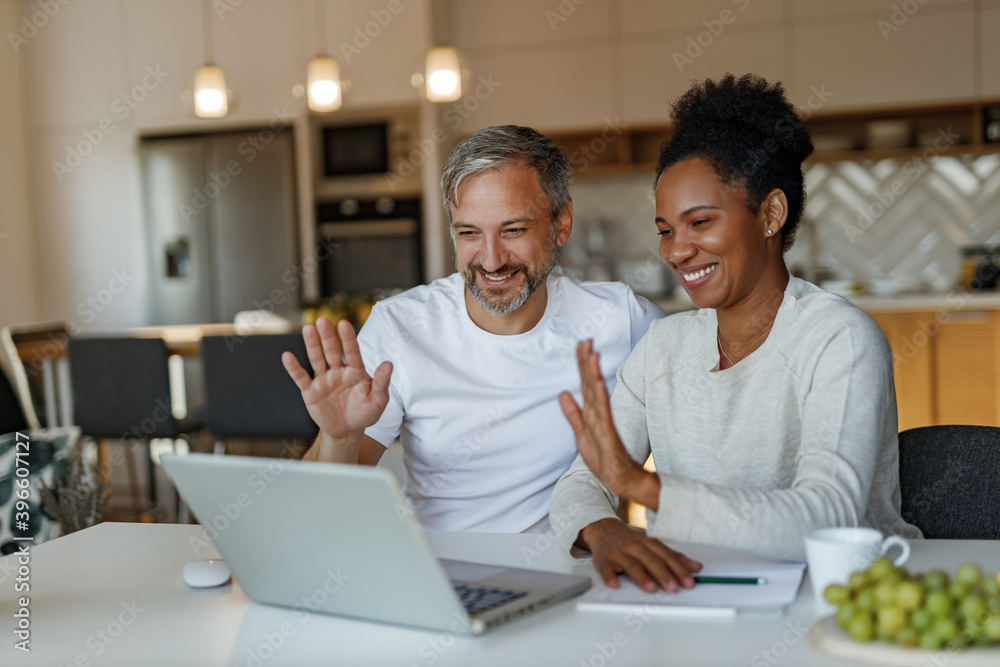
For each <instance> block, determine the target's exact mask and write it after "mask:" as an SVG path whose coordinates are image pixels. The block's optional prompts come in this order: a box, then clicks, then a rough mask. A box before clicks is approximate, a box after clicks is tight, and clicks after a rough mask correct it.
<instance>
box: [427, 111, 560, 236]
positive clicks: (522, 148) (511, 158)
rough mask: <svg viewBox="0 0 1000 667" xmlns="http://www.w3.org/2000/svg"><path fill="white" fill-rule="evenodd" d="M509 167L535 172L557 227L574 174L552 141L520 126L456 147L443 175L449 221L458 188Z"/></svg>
mask: <svg viewBox="0 0 1000 667" xmlns="http://www.w3.org/2000/svg"><path fill="white" fill-rule="evenodd" d="M509 164H513V165H517V166H525V167H531V168H532V169H534V170H535V173H537V174H538V183H539V185H541V188H542V192H544V193H545V196H546V197H547V198H548V200H549V216H550V218H551V220H552V222H553V224H554V223H555V220H556V218H558V217H559V214H560V213H562V212H563V209H565V208H566V205H567V204H569V201H570V197H569V179H570V177H571V176H572V175H573V170H572V169H570V166H569V160H567V159H566V154H565V153H563V152H562V150H561V149H560V148H559V147H558V146H556V144H555V142H554V141H552V139H551V138H549V137H547V136H545V135H544V134H542V133H541V132H538V131H537V130H533V129H532V128H530V127H522V126H520V125H497V126H494V127H487V128H485V129H482V130H479V131H478V132H476V133H475V134H473V135H472V136H470V137H466V138H465V139H463V140H462V141H460V142H459V143H458V145H457V146H455V150H454V151H452V153H451V157H450V158H448V164H447V165H445V168H444V173H443V174H441V194H442V197H443V199H444V210H445V211H447V212H448V220H451V207H452V206H454V205H455V203H456V202H457V201H458V188H459V186H460V185H462V183H463V181H465V179H467V178H469V177H470V176H478V175H479V174H482V173H483V172H486V171H489V170H491V169H499V168H501V167H505V166H507V165H509Z"/></svg>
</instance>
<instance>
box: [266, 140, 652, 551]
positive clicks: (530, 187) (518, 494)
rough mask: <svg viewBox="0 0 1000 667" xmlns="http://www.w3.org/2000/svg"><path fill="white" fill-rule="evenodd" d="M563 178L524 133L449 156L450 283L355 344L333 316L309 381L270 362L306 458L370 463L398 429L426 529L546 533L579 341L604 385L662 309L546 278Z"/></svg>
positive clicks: (564, 215) (565, 460)
mask: <svg viewBox="0 0 1000 667" xmlns="http://www.w3.org/2000/svg"><path fill="white" fill-rule="evenodd" d="M570 176H571V170H570V166H569V162H568V161H567V159H566V156H565V155H564V154H563V152H562V151H561V150H560V149H559V148H558V147H557V146H556V145H555V143H553V142H552V140H551V139H549V138H548V137H546V136H544V135H542V134H539V133H538V132H536V131H535V130H532V129H530V128H526V127H518V126H513V125H508V126H501V127H491V128H487V129H484V130H481V131H479V132H477V133H476V134H474V135H472V136H471V137H468V138H467V139H465V140H464V141H462V142H461V143H460V144H459V145H458V146H457V147H456V148H455V150H454V152H453V153H452V155H451V158H450V160H449V161H448V164H447V165H446V167H445V170H444V174H443V176H442V178H441V188H442V193H443V196H444V205H445V209H446V210H447V212H448V218H449V221H450V223H451V235H452V241H453V243H454V247H455V264H456V267H457V269H458V271H457V273H454V274H452V275H451V276H449V277H447V278H442V279H440V280H435V281H434V282H432V283H431V284H430V285H423V286H420V287H416V288H414V289H411V290H409V291H407V292H404V293H403V294H400V295H398V296H395V297H392V298H389V299H386V300H385V301H381V302H379V303H377V304H376V305H375V307H374V308H373V309H372V313H371V315H370V317H369V319H368V321H367V322H366V323H365V326H364V328H363V329H362V330H361V333H360V335H359V337H358V338H357V339H355V337H354V331H353V329H352V328H351V325H350V324H349V323H348V322H346V321H342V322H340V323H338V325H337V327H336V329H334V326H333V325H332V324H331V323H330V322H329V321H328V320H326V319H320V320H319V321H318V322H317V323H316V326H309V325H307V326H306V327H304V328H303V337H304V339H305V342H306V349H307V351H308V357H309V362H310V363H311V364H312V367H313V370H314V372H315V378H313V379H310V377H309V374H308V373H307V372H306V371H305V370H303V369H302V367H301V366H300V365H299V364H298V362H297V361H296V360H295V357H294V355H292V354H291V353H288V352H286V353H285V354H284V355H283V356H282V361H283V362H284V364H285V368H286V369H287V370H288V373H289V374H290V375H291V376H292V379H293V380H295V383H296V384H297V385H298V387H299V389H301V390H302V397H303V400H304V401H305V403H306V407H307V408H308V409H309V414H310V415H312V417H313V419H314V420H315V421H316V423H317V424H318V425H319V427H320V435H319V437H318V438H317V440H316V443H315V444H314V445H313V446H312V448H311V449H310V450H309V451H308V452H307V453H306V455H305V458H306V459H309V460H319V461H334V462H343V463H360V464H364V465H375V464H376V463H377V462H378V460H379V458H380V457H381V456H382V453H383V452H384V451H385V448H386V447H388V446H389V444H390V443H391V442H392V441H393V440H394V439H395V438H396V436H397V435H398V436H399V438H400V442H401V444H402V446H403V456H404V461H405V464H406V483H405V485H404V489H405V493H406V497H407V501H408V503H410V506H411V508H412V510H413V511H414V512H416V514H417V517H418V518H419V519H420V521H421V523H422V524H423V526H424V527H425V528H428V529H433V530H448V531H457V530H473V531H480V532H519V531H525V530H536V531H544V530H545V529H546V528H547V527H548V521H547V517H548V512H549V497H550V495H551V493H552V488H553V486H554V485H555V483H556V480H558V479H559V477H560V475H562V473H563V472H565V471H566V470H567V469H568V468H569V466H570V464H571V463H572V462H573V460H574V459H575V458H576V454H577V452H576V445H575V441H574V438H573V432H572V429H571V428H570V427H569V425H568V424H567V423H566V420H565V419H564V418H563V416H562V413H561V412H560V409H559V403H558V401H557V396H558V394H559V392H560V391H562V390H565V389H571V388H573V387H577V388H578V387H579V386H580V382H579V378H578V377H577V375H576V373H577V369H576V357H575V349H576V343H577V341H579V340H581V339H585V338H593V339H594V340H595V347H598V348H599V349H601V350H602V351H603V354H604V358H603V359H602V362H601V370H602V373H603V375H604V376H605V378H606V380H607V381H608V382H609V383H611V384H613V383H614V378H615V372H616V371H617V369H618V366H619V365H620V364H621V363H622V361H624V360H625V357H627V356H628V353H629V352H630V351H631V349H632V347H633V346H634V345H635V344H636V343H637V342H638V341H639V339H640V338H641V337H642V335H643V334H644V333H645V332H646V329H648V328H649V324H650V322H652V321H653V320H654V319H656V318H658V317H661V316H662V315H663V311H661V310H660V309H659V308H657V307H656V306H654V305H652V304H651V303H649V302H648V301H646V300H645V299H639V298H637V297H635V295H633V293H632V290H631V289H629V288H628V287H627V286H625V285H622V284H620V283H578V282H576V281H573V280H571V279H569V278H566V277H564V276H560V275H550V271H551V269H552V267H553V265H554V264H555V261H556V254H557V248H558V246H560V245H562V244H563V243H565V242H566V239H567V238H569V234H570V230H571V229H572V227H573V204H572V202H571V201H570V196H569V180H570ZM577 391H579V390H578V389H577Z"/></svg>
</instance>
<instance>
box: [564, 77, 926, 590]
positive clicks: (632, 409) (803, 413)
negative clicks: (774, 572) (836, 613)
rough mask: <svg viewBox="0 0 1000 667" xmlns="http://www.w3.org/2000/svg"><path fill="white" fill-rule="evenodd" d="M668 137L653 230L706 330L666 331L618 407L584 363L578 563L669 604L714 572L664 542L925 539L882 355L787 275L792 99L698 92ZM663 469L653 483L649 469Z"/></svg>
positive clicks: (799, 196)
mask: <svg viewBox="0 0 1000 667" xmlns="http://www.w3.org/2000/svg"><path fill="white" fill-rule="evenodd" d="M673 119H674V133H673V136H672V138H671V139H670V141H669V142H667V143H666V144H664V146H663V147H662V149H661V151H660V157H659V161H658V164H657V168H656V229H657V231H658V233H659V236H660V256H661V257H662V258H663V259H664V261H665V262H666V263H667V264H668V265H669V266H670V267H671V268H672V269H673V270H674V272H675V273H676V274H677V277H678V278H679V279H680V282H681V284H682V285H683V286H684V289H685V290H686V291H687V293H688V294H689V295H690V297H691V299H692V300H693V301H694V303H695V305H697V306H698V308H699V310H697V311H695V312H689V313H682V314H679V315H673V316H671V317H667V318H665V319H663V320H660V321H657V322H654V323H653V325H652V327H651V328H650V330H649V332H648V333H647V334H646V336H645V337H644V338H643V339H642V340H641V341H640V342H639V344H638V345H637V346H636V348H635V350H633V352H632V354H631V355H630V356H629V358H628V359H627V360H626V361H625V363H624V364H623V365H622V367H621V368H620V369H619V371H618V385H617V387H616V389H615V392H614V396H613V397H612V398H611V400H610V402H609V400H608V396H607V391H606V389H605V386H604V383H603V382H602V381H601V376H600V373H599V369H598V352H597V351H595V350H593V349H592V344H591V343H590V342H589V341H586V342H584V343H581V344H580V347H579V349H578V351H577V360H578V362H579V367H580V376H581V379H582V390H583V400H584V405H583V408H582V410H581V408H580V407H579V406H578V405H577V404H576V402H575V401H574V400H573V398H572V397H571V396H570V394H569V393H565V392H564V393H563V394H562V395H561V396H560V403H561V405H562V408H563V412H564V414H565V415H566V418H567V419H568V420H569V421H570V423H571V424H572V426H573V429H574V431H575V434H576V439H577V447H578V449H579V450H580V454H581V456H580V457H579V458H578V459H577V461H576V462H575V463H574V464H573V466H572V467H571V468H570V470H569V471H568V472H567V473H566V474H565V475H564V476H563V477H562V479H560V481H559V483H558V484H557V485H556V488H555V491H554V492H553V497H552V512H551V520H552V522H553V524H554V525H556V526H558V527H559V528H560V529H561V532H562V534H563V535H565V538H564V545H565V546H566V547H567V548H568V547H569V546H571V544H572V543H573V542H574V540H575V543H576V545H577V546H580V547H584V548H588V549H590V550H591V551H592V552H593V554H594V565H595V567H596V568H597V569H598V571H599V572H600V573H601V575H602V578H603V579H604V580H605V582H606V583H607V584H608V585H609V586H612V587H615V586H617V585H618V580H617V575H618V574H619V573H625V574H627V575H628V576H629V577H631V578H632V579H633V580H634V581H635V582H636V583H637V584H639V585H640V586H642V587H643V588H644V589H645V590H648V591H654V590H656V589H657V587H658V586H660V587H663V588H664V589H666V590H669V591H674V590H676V589H677V586H678V585H680V586H684V587H690V586H693V585H694V583H693V580H692V577H691V573H692V572H696V571H697V570H699V569H700V564H699V563H697V562H695V561H693V560H691V559H688V558H686V557H685V556H683V555H682V554H680V553H677V552H675V551H673V550H671V549H670V548H669V547H667V546H666V545H665V544H663V541H666V542H668V543H669V542H689V543H702V544H714V545H719V546H726V547H732V548H736V549H742V550H746V551H751V552H755V553H759V554H762V555H766V556H771V557H776V558H789V559H798V560H802V559H803V555H804V538H805V536H806V535H807V534H808V533H810V532H811V531H812V530H815V529H817V528H824V527H828V526H873V527H875V528H878V529H880V530H882V531H885V532H891V533H894V534H901V535H903V536H904V537H919V536H920V532H919V531H918V530H917V529H916V528H914V527H913V526H910V525H908V524H906V523H905V522H904V521H903V520H902V519H901V518H900V515H899V502H900V498H899V477H898V464H897V457H898V448H897V439H896V427H897V426H896V398H895V391H894V388H893V381H892V352H891V350H890V349H889V345H888V343H887V342H886V339H885V336H884V335H883V334H882V331H881V330H880V329H879V328H878V326H877V325H876V324H875V323H874V322H873V321H872V320H871V318H869V317H868V316H867V315H866V314H865V313H863V312H862V311H861V310H859V309H858V308H856V307H855V306H853V305H852V304H851V303H850V302H848V301H846V300H845V299H842V298H840V297H838V296H836V295H833V294H830V293H828V292H824V291H822V290H820V289H819V288H817V287H815V286H814V285H811V284H809V283H807V282H805V281H803V280H800V279H798V278H794V277H791V276H790V275H789V273H788V269H787V268H786V267H785V262H784V252H785V251H787V250H788V248H789V247H791V245H792V242H793V241H794V238H795V230H796V227H797V226H798V223H799V220H800V218H801V216H802V209H803V206H804V204H805V191H804V187H803V178H802V168H801V164H802V161H803V160H804V159H805V158H806V157H807V156H808V155H809V154H810V153H811V152H812V143H811V142H810V140H809V136H808V134H807V133H806V131H805V128H804V127H803V125H802V123H801V121H800V120H799V119H798V117H797V116H796V114H795V111H794V109H793V108H792V106H791V104H789V102H788V101H787V100H786V99H785V96H784V91H783V89H782V87H781V85H780V84H776V85H770V84H769V83H768V82H767V81H764V80H763V79H761V78H759V77H756V76H753V75H746V76H744V77H742V78H740V79H738V80H737V79H735V78H734V77H733V76H732V75H728V76H726V77H725V78H723V79H721V80H719V81H716V82H713V81H706V82H704V83H702V84H696V85H695V86H694V87H692V88H691V90H689V91H688V92H687V93H686V94H685V95H684V96H682V97H681V98H680V99H679V100H678V101H677V102H676V104H675V105H674V107H673ZM612 414H613V415H614V421H613V422H612ZM650 453H652V455H653V460H654V462H655V464H656V469H657V473H655V474H654V473H650V472H648V471H646V470H644V469H643V468H642V465H641V462H643V461H645V460H646V458H647V457H648V456H649V454H650ZM622 497H627V498H632V499H634V500H636V501H637V502H639V503H642V504H643V505H646V506H647V507H648V508H649V509H650V510H651V514H650V521H649V528H648V531H647V532H643V531H638V530H635V529H632V528H629V527H628V526H626V525H625V524H624V523H622V522H621V521H620V520H618V519H617V518H616V517H615V508H616V507H617V504H618V501H619V498H622ZM661 540H662V541H661Z"/></svg>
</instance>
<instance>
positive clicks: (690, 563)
mask: <svg viewBox="0 0 1000 667" xmlns="http://www.w3.org/2000/svg"><path fill="white" fill-rule="evenodd" d="M593 525H594V526H595V527H597V526H598V524H593ZM588 540H589V541H588V546H589V547H590V549H591V551H592V552H593V553H594V567H596V568H597V571H598V573H600V575H601V578H602V579H603V580H604V582H605V584H606V585H607V586H609V587H611V588H617V587H618V581H617V574H618V573H619V572H624V573H625V574H626V575H627V576H628V577H629V578H630V579H631V580H632V581H634V582H635V583H636V585H638V586H639V587H640V588H642V589H643V590H645V591H647V592H650V593H652V592H655V591H656V590H657V589H659V588H662V589H663V590H665V591H667V592H676V591H677V590H678V589H679V588H680V587H684V588H690V587H692V586H694V579H693V578H692V576H691V573H692V572H697V571H699V570H701V563H699V562H697V561H695V560H692V559H690V558H688V557H687V556H685V555H684V554H682V553H680V552H678V551H674V550H673V549H671V548H670V547H668V546H666V545H665V544H663V542H661V541H660V540H657V539H656V538H653V537H649V536H647V535H646V533H645V531H641V530H637V529H635V528H630V527H628V526H626V525H625V524H624V523H621V522H620V521H619V522H616V523H611V522H603V523H602V524H601V526H600V530H597V531H596V532H592V533H591V534H590V536H589V537H588Z"/></svg>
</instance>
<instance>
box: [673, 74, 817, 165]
mask: <svg viewBox="0 0 1000 667" xmlns="http://www.w3.org/2000/svg"><path fill="white" fill-rule="evenodd" d="M672 115H673V119H674V133H675V134H677V133H683V132H684V131H685V130H686V129H687V127H691V128H692V129H694V128H700V130H699V131H702V132H704V131H705V130H706V129H707V128H715V130H714V131H715V132H718V133H719V134H721V135H733V136H739V135H742V136H743V138H744V139H747V138H749V139H750V140H751V141H753V143H759V144H760V145H771V146H777V147H778V148H780V149H781V150H783V151H785V152H786V153H787V155H788V156H789V157H791V158H793V159H795V160H797V161H798V162H800V163H801V162H802V161H803V160H805V159H806V158H807V157H809V155H810V154H811V153H812V151H813V145H812V141H811V140H810V139H809V134H808V133H807V132H806V130H805V127H804V126H803V125H802V121H801V120H800V119H799V117H798V115H796V113H795V110H794V108H793V107H792V106H791V104H790V103H789V102H788V100H787V98H786V97H785V89H784V87H783V86H782V85H781V83H779V82H776V83H770V82H768V81H767V80H766V79H764V78H762V77H760V76H757V75H755V74H744V75H743V76H741V77H740V78H739V79H737V78H736V77H735V76H733V75H732V74H727V75H725V76H724V77H722V78H721V79H719V80H717V81H712V80H706V81H703V82H701V83H700V84H695V85H694V86H693V87H692V88H691V89H690V90H688V91H687V92H686V93H685V94H684V95H683V96H682V97H681V98H680V99H678V100H677V101H676V102H675V103H674V106H673V114H672ZM727 126H728V127H727ZM727 130H728V131H727ZM747 134H749V135H750V136H749V137H747V136H746V135H747ZM741 143H742V142H741Z"/></svg>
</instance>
